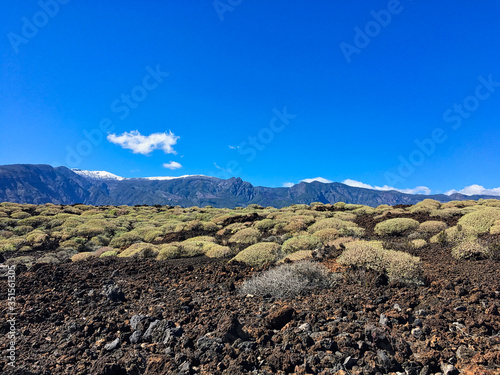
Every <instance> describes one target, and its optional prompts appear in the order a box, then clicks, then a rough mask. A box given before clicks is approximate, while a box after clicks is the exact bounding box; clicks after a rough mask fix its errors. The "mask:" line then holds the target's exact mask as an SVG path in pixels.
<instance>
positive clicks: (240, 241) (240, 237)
mask: <svg viewBox="0 0 500 375" xmlns="http://www.w3.org/2000/svg"><path fill="white" fill-rule="evenodd" d="M260 238H261V234H260V232H259V231H258V230H257V229H254V228H246V229H241V230H240V231H238V232H236V233H235V234H233V235H232V236H231V238H230V239H229V243H230V244H235V245H241V246H248V245H253V244H255V243H257V242H259V240H260Z"/></svg>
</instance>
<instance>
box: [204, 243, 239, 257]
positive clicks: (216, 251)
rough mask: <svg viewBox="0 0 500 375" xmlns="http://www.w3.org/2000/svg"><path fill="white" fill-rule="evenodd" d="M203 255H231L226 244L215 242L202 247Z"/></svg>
mask: <svg viewBox="0 0 500 375" xmlns="http://www.w3.org/2000/svg"><path fill="white" fill-rule="evenodd" d="M204 251H205V255H206V256H207V257H209V258H228V257H229V256H231V255H232V252H231V249H230V248H229V247H228V246H222V245H219V244H216V243H209V244H207V245H205V248H204Z"/></svg>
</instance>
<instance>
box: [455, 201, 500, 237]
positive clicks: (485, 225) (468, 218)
mask: <svg viewBox="0 0 500 375" xmlns="http://www.w3.org/2000/svg"><path fill="white" fill-rule="evenodd" d="M496 220H500V209H498V208H494V207H481V208H480V209H478V210H476V211H474V212H471V213H468V214H466V215H464V216H462V217H461V218H460V220H458V224H460V225H462V226H463V227H464V228H470V229H471V230H473V231H474V232H475V233H477V234H481V233H486V232H488V231H489V230H490V228H491V227H492V226H493V224H494V223H495V221H496Z"/></svg>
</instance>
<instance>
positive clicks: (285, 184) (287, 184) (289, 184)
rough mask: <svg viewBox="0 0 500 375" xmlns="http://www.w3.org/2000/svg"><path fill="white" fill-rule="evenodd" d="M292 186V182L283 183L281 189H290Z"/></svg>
mask: <svg viewBox="0 0 500 375" xmlns="http://www.w3.org/2000/svg"><path fill="white" fill-rule="evenodd" d="M293 185H295V184H294V183H293V182H284V183H283V187H292V186H293Z"/></svg>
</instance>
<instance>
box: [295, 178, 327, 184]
mask: <svg viewBox="0 0 500 375" xmlns="http://www.w3.org/2000/svg"><path fill="white" fill-rule="evenodd" d="M315 181H317V182H322V183H324V184H329V183H331V182H333V181H330V180H327V179H326V178H323V177H315V178H306V179H305V180H302V181H300V182H307V183H310V182H315Z"/></svg>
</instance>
